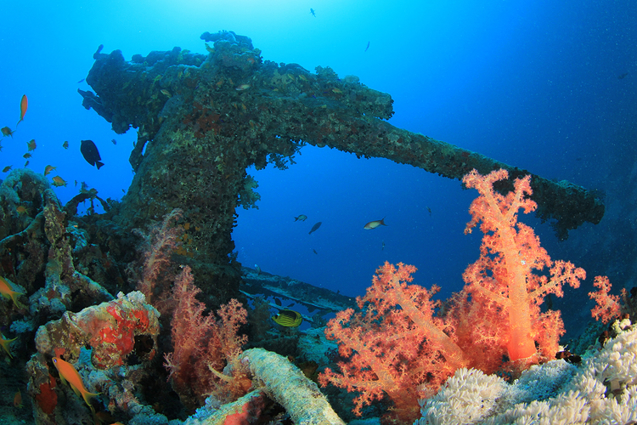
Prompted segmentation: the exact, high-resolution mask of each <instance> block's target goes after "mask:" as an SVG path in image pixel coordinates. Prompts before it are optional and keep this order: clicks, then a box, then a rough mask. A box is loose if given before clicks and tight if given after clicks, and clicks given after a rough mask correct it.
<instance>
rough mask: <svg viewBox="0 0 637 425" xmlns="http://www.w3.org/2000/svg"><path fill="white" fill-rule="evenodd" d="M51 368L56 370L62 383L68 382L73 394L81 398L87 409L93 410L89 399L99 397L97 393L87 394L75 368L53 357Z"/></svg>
mask: <svg viewBox="0 0 637 425" xmlns="http://www.w3.org/2000/svg"><path fill="white" fill-rule="evenodd" d="M53 366H55V368H56V369H57V370H58V373H59V374H60V379H61V380H62V383H63V384H66V383H67V382H68V384H69V385H70V386H71V389H72V390H73V392H74V393H75V394H77V395H78V396H79V397H82V398H83V399H84V402H85V403H86V404H87V405H88V407H90V408H91V410H93V406H91V402H90V401H89V400H90V399H91V397H96V396H97V395H99V393H90V392H88V390H87V389H86V388H85V387H84V383H83V382H82V377H81V376H80V374H79V373H77V370H75V367H74V366H73V365H72V364H71V363H69V362H66V361H64V360H62V359H61V358H59V357H54V358H53Z"/></svg>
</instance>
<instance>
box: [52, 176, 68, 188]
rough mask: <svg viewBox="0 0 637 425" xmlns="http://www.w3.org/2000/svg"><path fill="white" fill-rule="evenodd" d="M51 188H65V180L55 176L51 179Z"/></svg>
mask: <svg viewBox="0 0 637 425" xmlns="http://www.w3.org/2000/svg"><path fill="white" fill-rule="evenodd" d="M53 186H55V187H60V186H66V180H64V179H63V178H62V177H60V176H55V177H53Z"/></svg>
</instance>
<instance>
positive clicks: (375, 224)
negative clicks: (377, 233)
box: [363, 217, 387, 230]
mask: <svg viewBox="0 0 637 425" xmlns="http://www.w3.org/2000/svg"><path fill="white" fill-rule="evenodd" d="M378 226H387V225H386V224H385V218H384V217H383V218H382V220H374V221H370V222H369V223H367V224H366V225H365V226H364V227H363V229H365V230H372V229H375V228H377V227H378Z"/></svg>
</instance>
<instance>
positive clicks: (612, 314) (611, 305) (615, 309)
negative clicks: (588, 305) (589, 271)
mask: <svg viewBox="0 0 637 425" xmlns="http://www.w3.org/2000/svg"><path fill="white" fill-rule="evenodd" d="M593 285H595V286H596V287H597V288H599V291H597V292H589V293H588V296H589V297H590V298H591V299H594V300H595V302H597V306H595V308H593V309H592V310H591V315H592V316H593V317H594V318H595V320H600V319H601V321H602V322H604V323H608V322H610V321H611V320H613V319H615V318H617V317H619V314H620V313H621V308H620V305H619V296H618V295H609V294H608V293H609V292H610V288H611V284H610V282H609V280H608V277H606V276H596V277H595V282H594V283H593Z"/></svg>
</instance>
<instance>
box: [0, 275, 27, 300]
mask: <svg viewBox="0 0 637 425" xmlns="http://www.w3.org/2000/svg"><path fill="white" fill-rule="evenodd" d="M0 294H1V295H2V296H3V297H5V298H11V300H13V304H15V306H16V307H18V308H22V307H23V306H22V304H20V303H19V302H18V300H17V298H16V296H20V295H24V292H18V291H14V290H13V285H12V284H11V281H9V280H8V279H5V278H4V277H2V276H0Z"/></svg>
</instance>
